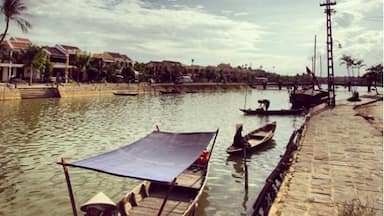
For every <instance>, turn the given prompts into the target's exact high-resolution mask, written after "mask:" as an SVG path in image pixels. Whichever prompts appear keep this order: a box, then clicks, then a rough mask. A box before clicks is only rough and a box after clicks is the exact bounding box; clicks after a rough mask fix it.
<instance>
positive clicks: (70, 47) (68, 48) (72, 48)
mask: <svg viewBox="0 0 384 216" xmlns="http://www.w3.org/2000/svg"><path fill="white" fill-rule="evenodd" d="M60 46H61V47H63V48H64V49H66V50H79V51H80V49H79V48H78V47H75V46H68V45H63V44H60Z"/></svg>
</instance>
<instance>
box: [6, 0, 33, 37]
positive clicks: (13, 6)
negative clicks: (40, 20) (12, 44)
mask: <svg viewBox="0 0 384 216" xmlns="http://www.w3.org/2000/svg"><path fill="white" fill-rule="evenodd" d="M25 10H27V6H25V4H24V3H23V2H22V1H21V0H3V4H2V5H1V6H0V12H1V13H2V14H3V15H4V17H5V29H4V33H3V34H1V38H0V44H1V43H2V42H3V40H4V38H5V36H6V35H7V32H8V28H9V22H10V21H14V22H16V23H17V24H18V25H19V27H20V29H21V30H22V31H23V32H27V31H28V29H30V28H31V27H32V25H31V24H30V23H29V22H28V21H27V20H26V19H24V18H23V17H21V16H20V15H21V14H22V13H23V12H24V11H25Z"/></svg>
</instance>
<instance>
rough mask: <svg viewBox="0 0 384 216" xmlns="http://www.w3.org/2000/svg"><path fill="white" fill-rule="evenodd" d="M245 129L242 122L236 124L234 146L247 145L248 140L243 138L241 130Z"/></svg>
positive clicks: (242, 146) (241, 146)
mask: <svg viewBox="0 0 384 216" xmlns="http://www.w3.org/2000/svg"><path fill="white" fill-rule="evenodd" d="M242 131H243V125H242V124H236V133H235V136H234V137H233V144H232V145H233V146H234V147H237V148H244V146H245V145H246V143H247V142H246V141H245V140H244V138H243V135H241V132H242Z"/></svg>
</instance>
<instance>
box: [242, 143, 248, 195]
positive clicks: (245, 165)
mask: <svg viewBox="0 0 384 216" xmlns="http://www.w3.org/2000/svg"><path fill="white" fill-rule="evenodd" d="M246 158H247V147H246V146H244V147H243V165H244V189H245V191H246V192H248V166H247V159H246Z"/></svg>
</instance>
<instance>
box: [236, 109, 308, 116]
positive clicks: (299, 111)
mask: <svg viewBox="0 0 384 216" xmlns="http://www.w3.org/2000/svg"><path fill="white" fill-rule="evenodd" d="M240 111H242V112H243V113H244V115H300V114H302V113H303V112H304V111H305V109H304V108H298V109H280V110H267V111H265V110H263V109H240Z"/></svg>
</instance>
